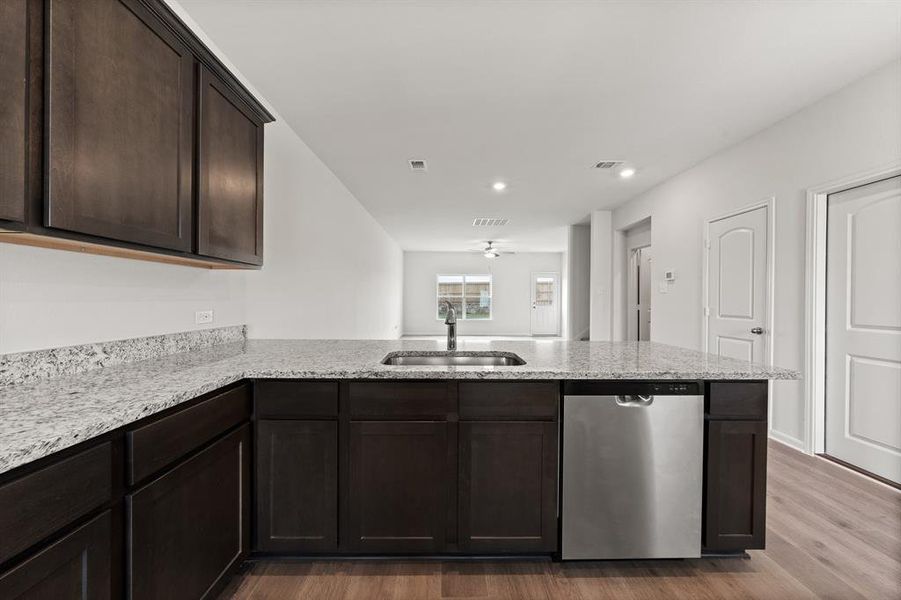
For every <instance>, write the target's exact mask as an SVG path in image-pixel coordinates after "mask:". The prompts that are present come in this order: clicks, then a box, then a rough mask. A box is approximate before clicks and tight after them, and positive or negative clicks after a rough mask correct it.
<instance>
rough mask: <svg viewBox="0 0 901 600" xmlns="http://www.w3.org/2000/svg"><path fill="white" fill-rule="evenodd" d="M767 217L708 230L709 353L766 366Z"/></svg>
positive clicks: (743, 218) (740, 217) (754, 213)
mask: <svg viewBox="0 0 901 600" xmlns="http://www.w3.org/2000/svg"><path fill="white" fill-rule="evenodd" d="M767 211H768V208H767V207H766V206H761V207H760V208H755V209H753V210H749V211H747V212H743V213H740V214H737V215H733V216H730V217H726V218H724V219H719V220H717V221H713V222H711V223H710V225H709V226H708V230H707V235H708V242H709V248H708V250H707V261H708V262H707V273H708V275H707V307H708V309H709V316H708V320H707V351H708V352H711V353H713V354H717V355H719V356H727V357H730V358H737V359H740V360H748V361H753V362H765V361H766V343H767V338H768V336H769V332H767V331H766V330H765V328H766V323H767V271H766V270H767ZM755 331H756V332H759V333H755Z"/></svg>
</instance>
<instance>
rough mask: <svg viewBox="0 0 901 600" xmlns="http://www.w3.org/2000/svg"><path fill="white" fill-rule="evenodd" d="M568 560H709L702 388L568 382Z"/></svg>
mask: <svg viewBox="0 0 901 600" xmlns="http://www.w3.org/2000/svg"><path fill="white" fill-rule="evenodd" d="M562 438H563V444H562V447H563V459H562V460H563V472H562V478H563V485H562V495H563V497H562V501H563V502H562V504H563V510H562V514H561V518H562V534H563V540H562V558H563V559H564V560H572V559H618V558H689V557H697V556H700V555H701V492H702V489H701V488H702V485H703V484H702V481H703V479H702V478H703V474H702V470H703V448H704V397H703V395H702V392H701V386H700V384H699V383H696V382H687V383H686V382H567V383H566V384H565V385H564V396H563V432H562Z"/></svg>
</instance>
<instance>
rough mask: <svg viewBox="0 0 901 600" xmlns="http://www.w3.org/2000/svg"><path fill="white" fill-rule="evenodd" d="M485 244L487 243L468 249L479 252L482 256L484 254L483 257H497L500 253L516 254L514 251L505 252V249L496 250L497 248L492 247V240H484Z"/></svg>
mask: <svg viewBox="0 0 901 600" xmlns="http://www.w3.org/2000/svg"><path fill="white" fill-rule="evenodd" d="M486 244H488V245H487V246H485V247H484V248H475V249H471V250H469V251H470V252H481V253H482V256H484V257H485V258H497V257H499V256H500V255H501V254H516V252H507V251H501V250H498V249H497V248H495V247H494V242H492V241H491V240H488V241H487V242H486Z"/></svg>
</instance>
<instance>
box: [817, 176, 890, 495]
mask: <svg viewBox="0 0 901 600" xmlns="http://www.w3.org/2000/svg"><path fill="white" fill-rule="evenodd" d="M899 230H901V176H895V177H890V178H887V179H883V180H880V181H875V182H872V183H868V184H865V185H861V186H858V187H853V188H850V189H847V190H844V191H840V192H836V193H831V194H828V196H827V198H826V261H825V262H826V278H825V279H826V290H825V300H826V305H825V313H826V315H825V350H826V352H825V354H826V356H825V367H826V368H825V448H824V453H825V454H826V456H828V457H830V458H834V459H837V460H838V461H840V462H843V463H846V464H848V465H850V466H852V467H855V468H857V469H859V470H863V471H865V472H867V473H870V474H873V475H876V476H878V477H880V478H883V479H886V480H888V481H889V482H892V483H894V484H896V485H898V484H901V237H899V235H898V232H899ZM822 325H823V323H822V322H821V326H822Z"/></svg>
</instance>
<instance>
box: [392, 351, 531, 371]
mask: <svg viewBox="0 0 901 600" xmlns="http://www.w3.org/2000/svg"><path fill="white" fill-rule="evenodd" d="M382 364H383V365H396V366H433V367H515V366H519V365H524V364H526V361H524V360H523V359H522V358H521V357H519V356H518V355H516V354H513V353H512V352H496V351H484V352H475V351H465V350H464V351H460V352H441V351H400V352H390V353H388V354H387V355H386V356H385V358H383V359H382Z"/></svg>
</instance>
